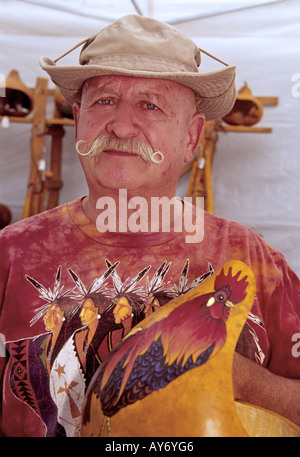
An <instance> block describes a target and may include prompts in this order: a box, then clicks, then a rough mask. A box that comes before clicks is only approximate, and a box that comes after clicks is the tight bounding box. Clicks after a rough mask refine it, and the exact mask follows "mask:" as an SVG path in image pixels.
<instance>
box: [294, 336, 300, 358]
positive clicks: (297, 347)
mask: <svg viewBox="0 0 300 457" xmlns="http://www.w3.org/2000/svg"><path fill="white" fill-rule="evenodd" d="M292 342H295V344H294V345H293V346H292V356H293V357H300V333H294V335H293V336H292Z"/></svg>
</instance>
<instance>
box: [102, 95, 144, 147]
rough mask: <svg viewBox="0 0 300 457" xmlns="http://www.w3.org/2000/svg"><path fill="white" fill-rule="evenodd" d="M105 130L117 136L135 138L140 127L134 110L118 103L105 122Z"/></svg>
mask: <svg viewBox="0 0 300 457" xmlns="http://www.w3.org/2000/svg"><path fill="white" fill-rule="evenodd" d="M106 131H107V133H109V134H114V135H115V136H116V137H118V138H124V139H125V138H135V137H137V136H138V135H139V133H140V127H139V124H138V122H137V119H136V115H135V113H134V110H133V109H132V108H130V107H128V106H126V105H125V104H122V103H120V104H119V106H117V107H116V109H115V110H114V113H113V114H112V118H111V119H110V120H109V121H108V123H107V124H106Z"/></svg>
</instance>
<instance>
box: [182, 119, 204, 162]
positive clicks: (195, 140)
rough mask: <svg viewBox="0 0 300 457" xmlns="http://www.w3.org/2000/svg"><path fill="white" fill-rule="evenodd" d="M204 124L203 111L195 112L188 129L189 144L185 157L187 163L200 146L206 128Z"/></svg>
mask: <svg viewBox="0 0 300 457" xmlns="http://www.w3.org/2000/svg"><path fill="white" fill-rule="evenodd" d="M204 124H205V117H204V115H203V114H202V113H195V114H194V115H193V117H192V118H191V119H190V122H189V129H188V144H187V148H186V154H185V157H184V162H185V163H188V162H189V161H190V160H192V158H193V156H194V154H195V153H196V151H197V149H198V147H199V144H200V140H201V136H202V133H203V130H204Z"/></svg>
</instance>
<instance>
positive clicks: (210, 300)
mask: <svg viewBox="0 0 300 457" xmlns="http://www.w3.org/2000/svg"><path fill="white" fill-rule="evenodd" d="M215 301H216V300H215V298H214V297H210V299H209V300H208V302H207V303H206V306H208V307H209V306H212V305H213V304H214V303H215Z"/></svg>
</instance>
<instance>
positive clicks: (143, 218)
mask: <svg viewBox="0 0 300 457" xmlns="http://www.w3.org/2000/svg"><path fill="white" fill-rule="evenodd" d="M203 204H204V198H203V197H197V198H196V205H195V206H194V207H193V208H194V210H192V206H191V198H190V197H185V198H184V200H180V199H178V198H177V197H173V198H171V199H169V198H168V197H151V198H150V204H149V202H148V200H147V199H146V198H144V197H139V196H136V197H132V198H130V199H128V194H127V189H120V190H119V198H118V202H116V200H115V199H114V198H112V197H100V198H99V199H98V200H97V204H96V209H97V210H101V212H100V213H99V215H98V217H97V219H96V227H97V229H98V231H99V232H102V233H104V232H121V233H126V232H131V233H138V232H141V233H158V232H165V233H168V232H176V233H183V232H184V233H185V242H186V243H199V242H201V241H202V240H203V237H204V216H203Z"/></svg>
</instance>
